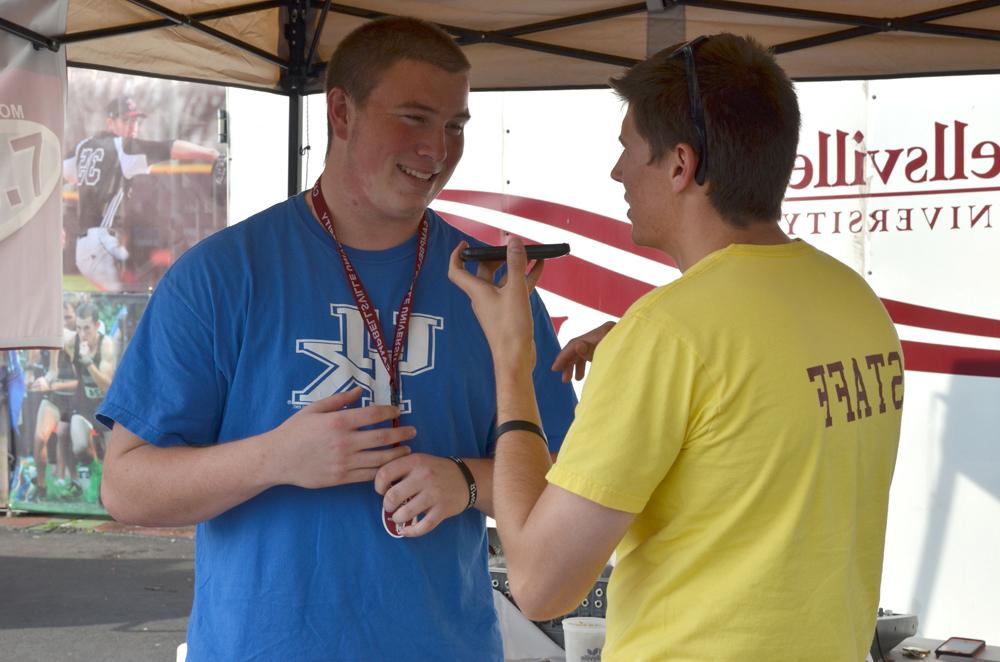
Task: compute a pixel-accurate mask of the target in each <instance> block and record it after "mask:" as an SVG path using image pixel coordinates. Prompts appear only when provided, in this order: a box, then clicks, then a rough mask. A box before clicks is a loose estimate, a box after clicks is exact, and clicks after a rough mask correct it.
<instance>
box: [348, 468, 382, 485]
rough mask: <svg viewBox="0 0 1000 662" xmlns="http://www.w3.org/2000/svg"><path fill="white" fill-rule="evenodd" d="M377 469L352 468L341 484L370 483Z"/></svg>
mask: <svg viewBox="0 0 1000 662" xmlns="http://www.w3.org/2000/svg"><path fill="white" fill-rule="evenodd" d="M375 471H376V470H375V469H351V470H350V471H348V472H347V473H346V474H345V476H344V480H343V481H341V483H340V484H347V483H368V482H371V481H372V480H374V479H375Z"/></svg>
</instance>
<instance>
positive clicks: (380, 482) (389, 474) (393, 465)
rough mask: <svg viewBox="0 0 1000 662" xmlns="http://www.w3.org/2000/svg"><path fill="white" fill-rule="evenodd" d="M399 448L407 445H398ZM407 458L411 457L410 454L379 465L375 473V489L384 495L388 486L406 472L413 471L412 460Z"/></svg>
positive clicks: (403, 476)
mask: <svg viewBox="0 0 1000 662" xmlns="http://www.w3.org/2000/svg"><path fill="white" fill-rule="evenodd" d="M400 448H409V447H408V446H400ZM394 450H395V449H394ZM372 452H381V451H372ZM409 458H412V455H408V456H404V457H401V458H398V459H395V460H393V461H392V462H386V463H385V464H383V465H381V467H380V468H379V470H378V472H377V473H376V474H375V491H376V492H378V493H379V494H381V495H383V496H384V495H385V494H386V492H388V491H389V488H390V487H392V484H393V483H395V482H396V481H398V480H402V479H403V478H405V477H406V475H407V474H408V473H410V472H411V471H413V460H412V459H409Z"/></svg>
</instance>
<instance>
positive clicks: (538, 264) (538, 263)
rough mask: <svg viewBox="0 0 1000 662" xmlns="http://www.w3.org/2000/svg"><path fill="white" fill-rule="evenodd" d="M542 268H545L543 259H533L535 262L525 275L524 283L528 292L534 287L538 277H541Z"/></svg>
mask: <svg viewBox="0 0 1000 662" xmlns="http://www.w3.org/2000/svg"><path fill="white" fill-rule="evenodd" d="M543 269H545V260H535V263H534V264H533V265H531V271H529V272H528V275H527V276H526V277H525V283H526V284H527V285H528V291H529V292H531V291H532V290H534V289H535V285H536V284H537V283H538V279H539V278H541V277H542V270H543Z"/></svg>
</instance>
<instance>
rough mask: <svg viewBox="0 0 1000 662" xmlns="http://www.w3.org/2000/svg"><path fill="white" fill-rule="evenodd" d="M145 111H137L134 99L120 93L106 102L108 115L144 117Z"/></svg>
mask: <svg viewBox="0 0 1000 662" xmlns="http://www.w3.org/2000/svg"><path fill="white" fill-rule="evenodd" d="M145 116H146V113H143V112H139V107H138V106H137V105H135V99H133V98H132V97H130V96H127V95H122V96H120V97H117V98H115V99H114V100H112V101H111V103H109V104H108V117H123V118H126V119H128V118H130V117H145Z"/></svg>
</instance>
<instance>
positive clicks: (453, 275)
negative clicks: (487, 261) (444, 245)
mask: <svg viewBox="0 0 1000 662" xmlns="http://www.w3.org/2000/svg"><path fill="white" fill-rule="evenodd" d="M468 245H469V244H468V243H466V242H464V241H460V242H458V246H455V250H453V251H452V252H451V259H450V260H449V262H448V280H450V281H451V282H452V283H454V284H455V285H456V286H458V288H459V289H460V290H462V291H463V292H465V293H466V294H467V295H469V296H470V297H471V296H473V294H475V293H476V292H480V291H482V288H484V287H491V285H490V284H489V283H486V282H484V281H482V280H480V279H478V278H476V277H475V276H473V275H472V274H470V273H469V272H468V271H467V270H466V269H465V262H464V261H463V260H462V251H463V250H465V248H467V247H468Z"/></svg>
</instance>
